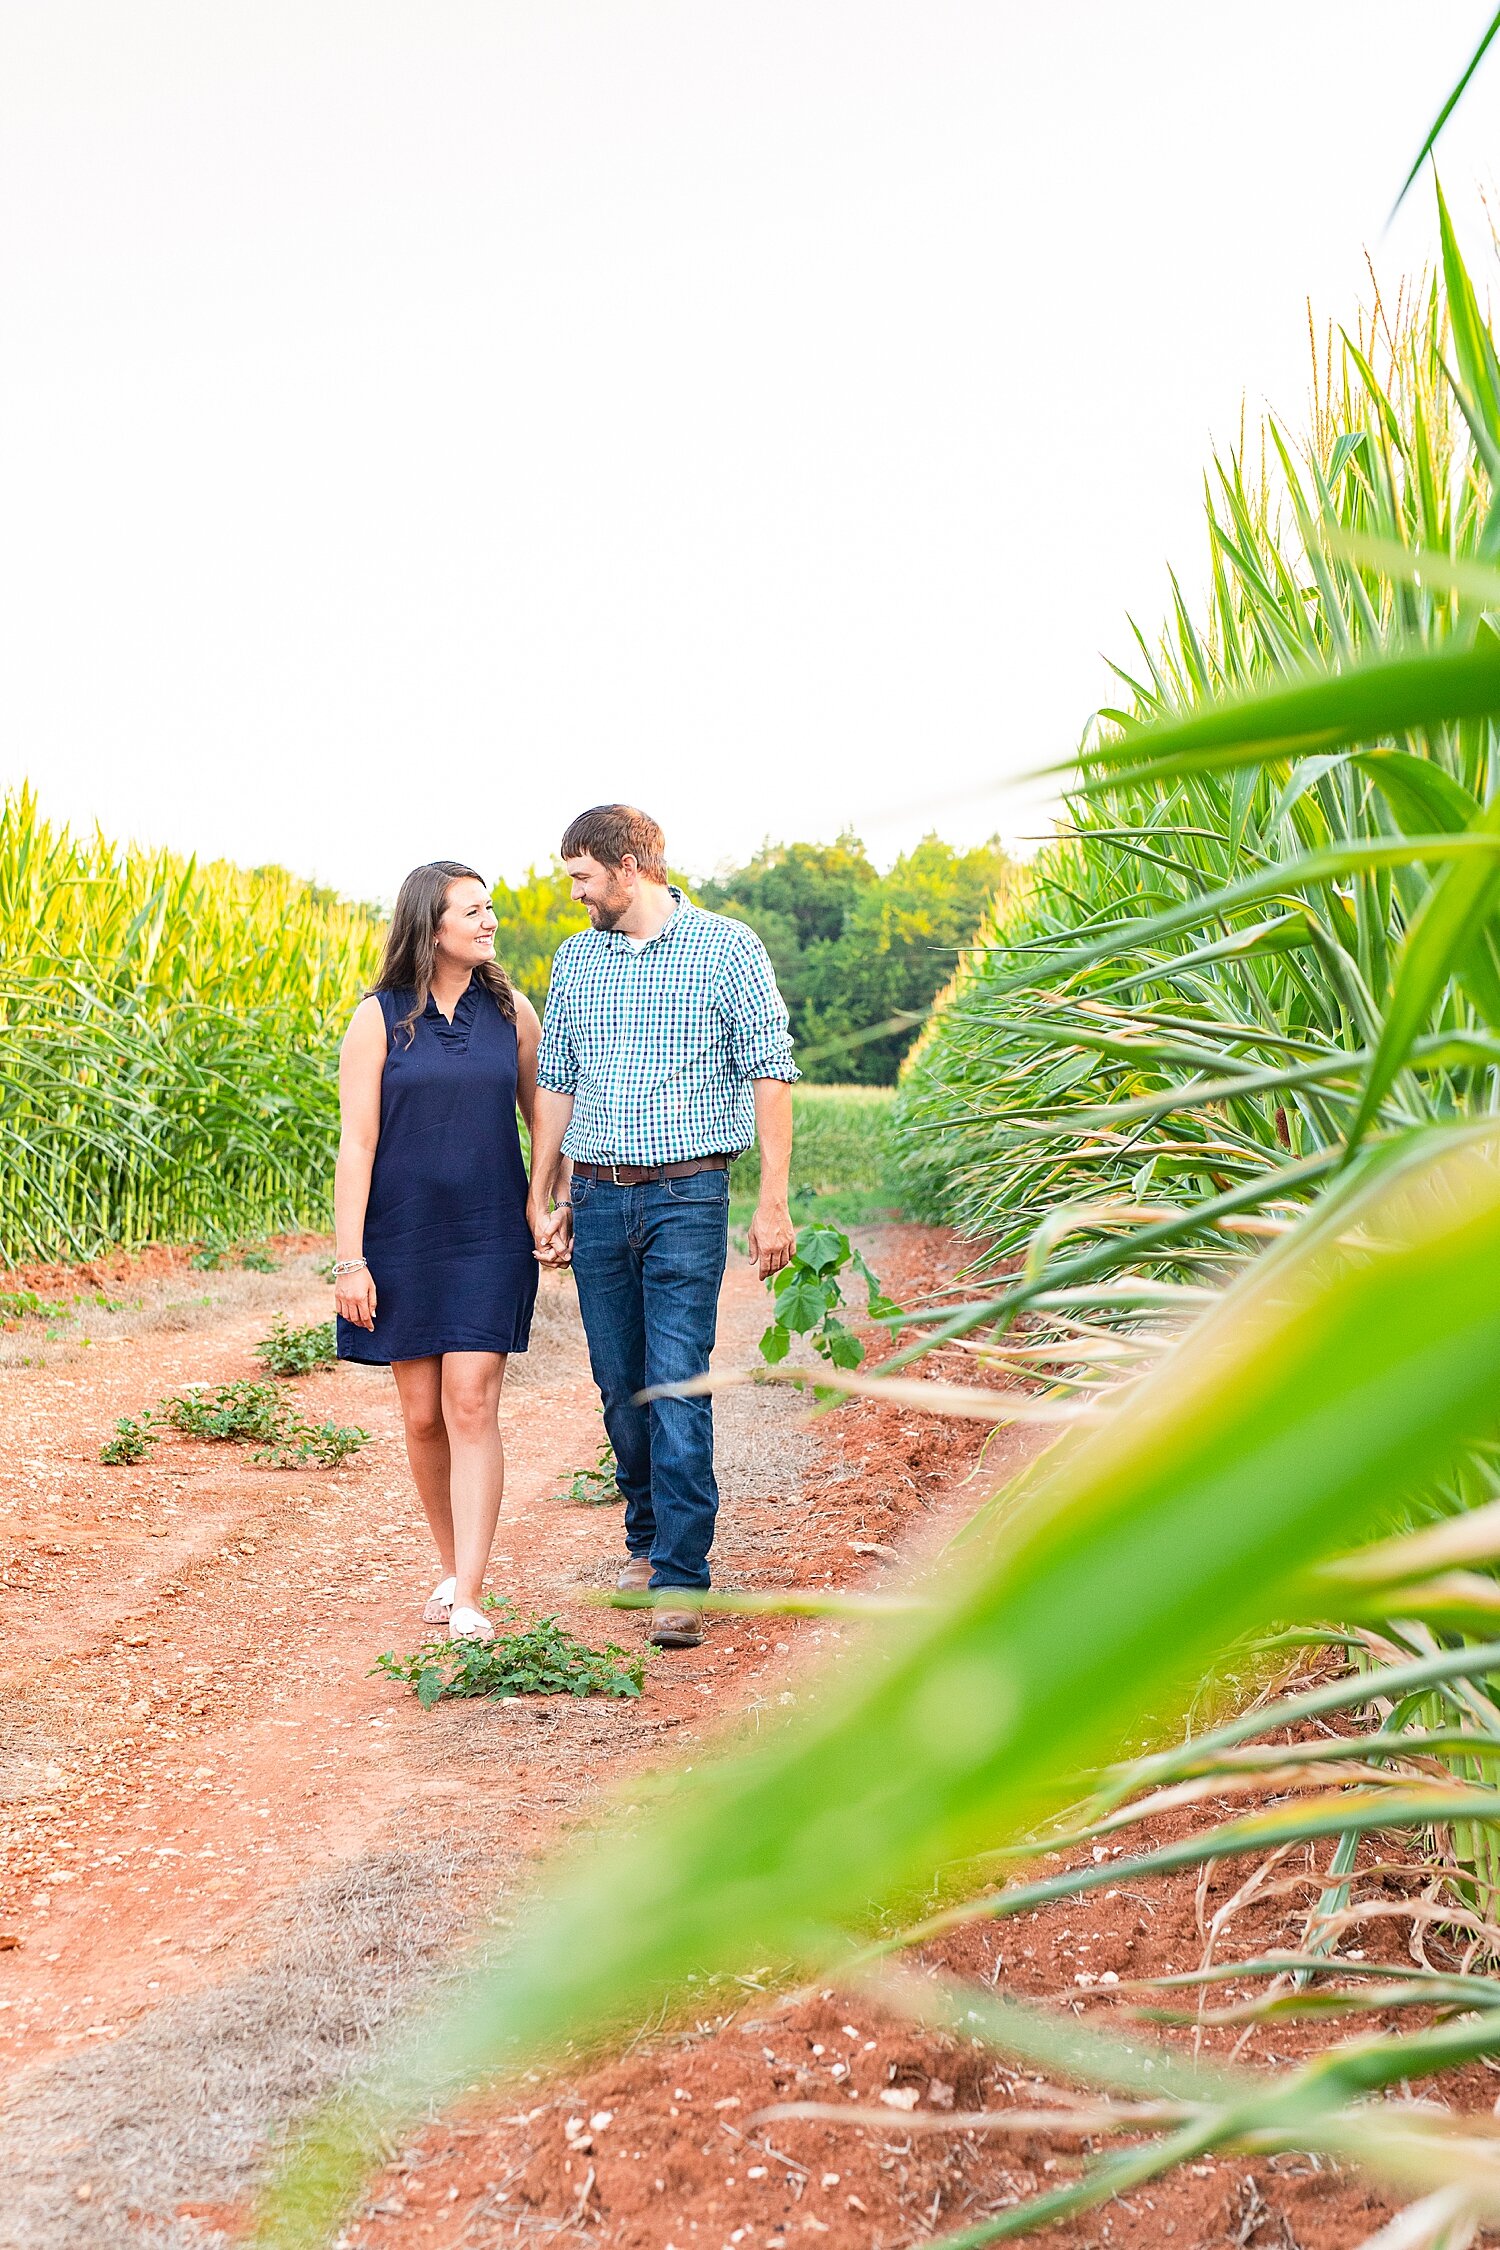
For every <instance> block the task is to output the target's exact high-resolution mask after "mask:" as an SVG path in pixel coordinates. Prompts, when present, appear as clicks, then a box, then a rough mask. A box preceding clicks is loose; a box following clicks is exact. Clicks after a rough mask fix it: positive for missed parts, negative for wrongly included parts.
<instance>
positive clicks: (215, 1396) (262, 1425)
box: [159, 1382, 287, 1445]
mask: <svg viewBox="0 0 1500 2250" xmlns="http://www.w3.org/2000/svg"><path fill="white" fill-rule="evenodd" d="M159 1411H160V1412H161V1413H163V1414H164V1415H165V1416H166V1419H167V1420H168V1421H169V1422H170V1423H171V1425H172V1427H173V1429H174V1430H181V1432H182V1433H183V1435H184V1437H195V1438H213V1439H216V1440H218V1441H220V1442H222V1443H224V1444H229V1445H256V1444H264V1443H266V1442H268V1441H269V1440H271V1439H273V1438H275V1437H276V1436H278V1435H279V1433H280V1431H281V1428H282V1426H283V1421H284V1418H285V1415H286V1412H287V1407H286V1401H285V1399H284V1397H283V1395H282V1393H281V1392H279V1391H278V1390H277V1389H276V1386H275V1385H274V1384H273V1383H252V1382H239V1383H219V1384H216V1385H214V1386H213V1387H212V1388H210V1387H209V1386H208V1385H206V1384H204V1385H194V1386H193V1387H192V1388H191V1389H189V1390H186V1391H183V1392H181V1393H180V1394H179V1395H178V1396H177V1397H175V1398H169V1399H164V1400H163V1401H162V1403H161V1407H160V1409H159Z"/></svg>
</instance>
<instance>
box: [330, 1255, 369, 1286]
mask: <svg viewBox="0 0 1500 2250" xmlns="http://www.w3.org/2000/svg"><path fill="white" fill-rule="evenodd" d="M364 1263H365V1261H364V1259H363V1258H335V1259H334V1261H333V1278H334V1280H335V1281H341V1280H342V1279H343V1277H344V1275H345V1274H346V1273H358V1272H359V1271H360V1270H361V1268H363V1267H364Z"/></svg>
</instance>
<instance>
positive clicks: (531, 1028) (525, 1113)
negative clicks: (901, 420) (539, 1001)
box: [516, 992, 542, 1133]
mask: <svg viewBox="0 0 1500 2250" xmlns="http://www.w3.org/2000/svg"><path fill="white" fill-rule="evenodd" d="M541 1043H542V1019H541V1017H540V1016H539V1015H538V1014H537V1012H536V1010H535V1008H533V1006H532V1005H531V1002H530V1001H529V1000H528V999H527V997H526V995H525V993H524V992H518V993H517V994H516V1107H517V1108H518V1109H519V1110H520V1112H521V1115H522V1117H523V1118H524V1119H525V1121H526V1130H527V1132H528V1133H531V1132H533V1131H534V1130H535V1126H534V1123H533V1120H534V1118H535V1115H536V1057H537V1049H538V1048H539V1047H540V1046H541Z"/></svg>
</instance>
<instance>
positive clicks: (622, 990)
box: [530, 805, 800, 1648]
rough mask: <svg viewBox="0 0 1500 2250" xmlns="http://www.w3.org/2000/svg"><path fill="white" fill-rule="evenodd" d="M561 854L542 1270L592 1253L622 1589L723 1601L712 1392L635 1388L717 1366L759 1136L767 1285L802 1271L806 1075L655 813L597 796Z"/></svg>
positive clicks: (589, 1320)
mask: <svg viewBox="0 0 1500 2250" xmlns="http://www.w3.org/2000/svg"><path fill="white" fill-rule="evenodd" d="M562 858H563V864H564V866H565V867H566V868H567V871H568V874H569V875H570V876H571V878H572V883H573V896H574V898H575V899H576V900H578V902H579V903H580V905H582V906H584V907H586V908H587V909H588V917H589V921H590V923H591V925H592V927H591V928H589V929H587V930H580V931H578V932H577V934H576V935H575V936H573V937H570V938H566V939H564V941H563V943H562V944H561V945H560V946H559V947H558V949H557V953H556V956H555V958H554V960H553V963H552V982H551V986H550V988H549V991H548V995H547V1013H546V1018H545V1022H544V1024H543V1029H542V1044H541V1052H540V1054H539V1056H538V1060H537V1095H536V1114H535V1124H534V1128H533V1136H532V1157H531V1205H530V1219H531V1227H532V1233H533V1235H534V1237H535V1240H536V1251H537V1256H538V1258H539V1259H540V1260H541V1261H542V1263H543V1264H544V1265H563V1264H566V1263H567V1261H568V1258H569V1256H570V1255H571V1257H572V1261H573V1268H574V1272H575V1273H576V1275H577V1279H578V1302H579V1305H580V1307H581V1309H582V1312H583V1324H584V1328H585V1329H586V1331H587V1333H588V1340H589V1360H590V1363H591V1365H592V1367H593V1372H594V1380H595V1382H596V1383H597V1384H598V1386H599V1390H600V1394H601V1396H602V1398H603V1400H604V1425H605V1428H606V1429H607V1430H608V1432H609V1437H610V1443H611V1444H612V1445H613V1447H614V1449H615V1461H616V1464H617V1474H618V1477H619V1482H620V1490H621V1491H622V1492H623V1493H624V1495H625V1545H626V1549H627V1554H626V1560H625V1568H624V1569H623V1570H622V1571H621V1573H620V1578H619V1584H620V1586H621V1588H622V1589H624V1590H641V1589H644V1588H646V1587H648V1586H649V1587H652V1588H671V1587H674V1586H677V1587H682V1588H685V1589H686V1588H693V1589H703V1588H706V1587H707V1585H708V1583H709V1570H708V1556H709V1549H710V1547H711V1545H712V1544H713V1535H714V1519H715V1516H716V1514H717V1512H718V1505H719V1493H718V1486H717V1484H716V1483H715V1481H714V1457H713V1402H712V1400H711V1399H710V1398H708V1397H706V1396H705V1397H702V1398H661V1399H654V1400H653V1401H652V1402H651V1404H650V1405H649V1406H642V1405H639V1404H637V1400H636V1394H637V1393H638V1392H639V1391H642V1390H645V1389H646V1388H648V1387H649V1386H652V1385H654V1384H658V1383H679V1382H684V1381H686V1380H688V1379H689V1378H690V1377H692V1376H694V1375H702V1374H706V1372H707V1370H708V1362H709V1355H710V1353H711V1352H712V1350H713V1347H714V1333H715V1328H716V1325H717V1316H718V1300H719V1284H720V1282H721V1280H722V1279H723V1275H724V1260H725V1256H726V1254H727V1251H728V1246H729V1164H730V1160H731V1158H732V1157H735V1156H737V1155H738V1154H739V1153H740V1151H741V1150H742V1149H746V1148H748V1147H749V1146H750V1143H751V1141H752V1139H754V1138H755V1137H756V1136H757V1135H758V1136H759V1139H760V1201H759V1204H758V1206H757V1208H756V1213H755V1217H754V1219H753V1220H752V1221H751V1225H750V1255H751V1257H752V1258H753V1259H754V1261H755V1263H756V1266H757V1267H758V1269H759V1272H760V1275H761V1278H762V1279H763V1280H766V1279H769V1277H770V1276H771V1275H772V1274H774V1273H779V1272H780V1270H781V1268H782V1267H783V1266H784V1265H786V1264H787V1263H788V1261H789V1260H790V1258H791V1256H792V1252H793V1249H794V1247H795V1243H796V1236H795V1233H794V1231H793V1227H792V1222H791V1217H790V1214H789V1212H788V1210H787V1172H788V1167H789V1165H790V1162H791V1153H792V1082H793V1080H794V1079H796V1078H797V1077H798V1076H799V1075H800V1073H799V1072H798V1070H797V1067H796V1065H795V1063H794V1062H793V1061H792V1046H791V1038H790V1036H789V1034H788V1030H787V1012H786V1005H785V1003H784V1002H783V1000H782V997H781V994H780V993H779V992H778V991H777V989H776V979H775V976H774V974H773V972H772V969H771V963H770V961H769V959H768V958H767V955H766V949H765V947H764V946H763V945H762V944H761V942H760V939H759V938H758V937H757V936H756V935H755V932H754V931H753V930H751V929H749V928H747V927H746V925H745V924H744V923H743V922H733V921H730V920H728V919H727V918H726V917H725V916H723V915H721V914H708V913H705V912H703V911H702V910H701V909H700V908H698V907H696V906H691V905H689V903H688V901H687V900H686V899H685V898H684V897H683V895H682V893H681V891H679V890H678V889H677V888H676V887H675V885H673V884H670V883H669V882H668V881H667V863H666V843H665V839H664V837H663V835H662V832H661V830H660V828H659V827H658V826H657V824H656V822H655V821H654V820H652V819H650V818H649V817H648V815H647V814H645V813H643V812H638V811H637V810H636V808H635V807H634V806H633V805H596V806H595V807H594V808H593V810H592V811H591V812H586V813H580V815H579V817H578V818H577V819H576V820H575V821H574V822H573V823H572V825H571V827H570V828H569V829H568V831H567V834H566V835H565V836H564V837H563V840H562ZM569 1160H571V1180H570V1179H569ZM570 1187H571V1194H570V1192H569V1189H570ZM651 1638H652V1640H653V1641H655V1642H656V1643H657V1644H658V1646H659V1647H663V1648H693V1647H696V1646H697V1644H698V1642H699V1641H700V1640H701V1639H702V1638H703V1626H702V1618H701V1614H700V1613H699V1611H698V1610H696V1609H673V1608H671V1607H670V1606H662V1607H659V1608H657V1609H656V1610H655V1611H654V1612H653V1618H652V1627H651Z"/></svg>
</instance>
